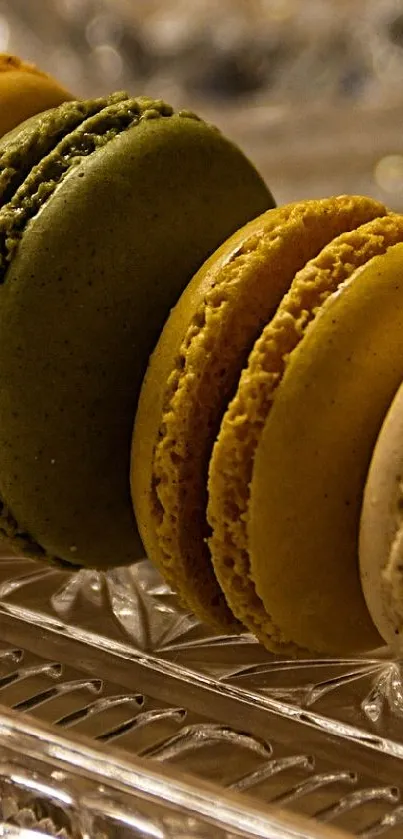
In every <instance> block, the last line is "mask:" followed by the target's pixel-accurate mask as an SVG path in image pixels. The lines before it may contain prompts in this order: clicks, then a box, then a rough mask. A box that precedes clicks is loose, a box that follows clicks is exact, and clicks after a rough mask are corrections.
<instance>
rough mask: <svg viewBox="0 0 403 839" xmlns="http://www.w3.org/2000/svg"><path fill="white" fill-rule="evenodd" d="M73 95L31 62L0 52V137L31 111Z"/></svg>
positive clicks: (38, 111) (32, 112)
mask: <svg viewBox="0 0 403 839" xmlns="http://www.w3.org/2000/svg"><path fill="white" fill-rule="evenodd" d="M73 98H74V97H73V96H72V94H71V93H69V92H68V91H67V90H65V89H64V87H63V86H62V85H60V84H59V83H58V82H57V81H56V80H55V79H53V78H52V77H51V76H49V75H48V74H47V73H44V72H43V71H42V70H39V69H38V68H37V67H35V65H34V64H30V63H28V62H26V61H22V60H21V59H20V58H17V57H16V56H15V55H8V54H4V53H3V54H0V137H2V136H3V134H6V133H7V132H8V131H11V130H12V129H13V128H15V127H16V126H17V125H19V124H20V123H21V122H23V121H24V120H26V119H28V118H29V117H31V116H34V114H39V113H41V111H46V110H47V109H48V108H53V107H55V106H56V105H60V104H61V103H62V102H67V101H68V100H70V99H73Z"/></svg>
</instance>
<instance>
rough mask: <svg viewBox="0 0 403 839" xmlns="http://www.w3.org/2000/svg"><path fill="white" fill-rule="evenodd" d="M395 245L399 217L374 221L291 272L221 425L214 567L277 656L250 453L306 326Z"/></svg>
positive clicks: (401, 231)
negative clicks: (258, 548) (258, 586)
mask: <svg viewBox="0 0 403 839" xmlns="http://www.w3.org/2000/svg"><path fill="white" fill-rule="evenodd" d="M362 209H363V208H362ZM357 212H358V207H357ZM402 240H403V216H402V215H399V214H396V213H390V214H388V215H384V216H380V217H378V218H375V219H372V220H371V221H368V222H367V223H366V224H361V225H360V226H359V227H357V228H356V229H354V230H349V231H346V232H344V233H342V234H341V235H339V236H336V238H334V239H332V240H331V241H330V242H329V243H328V244H327V245H325V247H324V248H323V249H322V250H321V252H320V253H319V254H318V255H317V256H316V257H314V258H313V259H311V260H309V262H307V264H306V265H305V266H304V267H303V268H302V269H301V270H300V271H299V272H297V274H296V275H295V277H294V279H293V281H292V284H291V287H290V289H289V291H288V293H287V294H286V295H285V296H284V297H283V299H282V301H281V303H280V305H279V307H278V309H277V311H276V313H275V315H274V317H273V318H272V320H271V321H270V322H269V323H268V324H267V325H266V326H265V327H264V329H263V330H262V333H261V335H260V336H259V338H258V340H257V341H256V343H255V345H254V347H253V349H252V351H251V353H250V356H249V359H248V364H247V366H246V367H245V369H244V371H243V372H242V375H241V377H240V380H239V384H238V388H237V391H236V394H235V396H234V398H233V399H232V401H231V402H230V405H229V407H228V410H227V411H226V413H225V415H224V417H223V420H222V423H221V427H220V432H219V435H218V438H217V441H216V444H215V446H214V449H213V455H212V458H211V462H210V478H209V492H210V497H209V505H208V517H209V521H210V524H211V526H212V535H211V538H210V540H209V544H210V548H211V555H212V560H213V564H214V570H215V572H216V575H217V578H218V580H219V582H220V585H221V587H222V589H223V591H224V592H225V595H226V598H227V600H228V603H229V604H230V606H231V608H232V610H233V612H234V614H236V615H237V616H238V618H239V619H240V620H241V621H243V622H244V623H245V624H246V626H247V627H248V628H249V629H250V631H251V632H253V633H254V634H255V635H256V636H257V637H258V638H259V640H260V641H262V643H263V644H264V645H265V646H266V647H268V648H269V649H270V650H271V651H273V652H281V653H283V652H284V651H285V645H286V644H287V638H286V637H284V635H283V634H282V632H281V630H280V628H279V627H278V626H276V625H275V624H274V622H273V620H272V619H271V616H270V614H268V613H267V611H266V610H265V608H264V606H263V603H262V602H261V600H260V599H259V597H258V596H257V594H256V590H255V586H254V582H253V579H252V578H251V573H250V562H249V557H248V534H247V511H248V504H249V487H250V484H251V480H252V475H253V461H254V454H255V451H256V448H257V446H258V443H259V439H260V435H261V433H262V430H263V428H264V425H265V423H266V422H267V418H268V415H269V413H270V411H271V409H272V405H273V402H275V399H276V394H277V391H278V388H279V385H280V383H281V380H282V377H283V376H284V373H285V370H286V368H287V365H288V364H289V360H290V357H291V356H292V354H293V352H294V351H295V349H296V347H297V346H298V344H299V343H300V341H301V340H302V338H303V336H304V334H305V332H306V330H307V328H308V325H309V323H311V322H312V321H313V320H314V318H315V317H316V316H317V314H318V312H319V311H320V309H321V306H322V305H323V304H324V302H325V300H326V299H327V298H328V297H329V296H330V295H331V294H333V293H334V292H335V291H336V290H337V289H338V287H339V286H340V285H341V284H342V283H343V282H345V281H346V280H348V279H349V278H350V277H351V275H352V274H353V272H354V270H355V269H356V268H358V267H360V266H362V265H365V264H366V263H367V262H368V261H369V260H370V259H371V258H372V257H374V256H377V255H379V254H382V253H385V251H386V250H387V249H388V248H389V247H390V246H391V245H394V244H396V242H399V241H400V242H401V241H402Z"/></svg>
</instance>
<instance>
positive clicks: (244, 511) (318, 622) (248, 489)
mask: <svg viewBox="0 0 403 839" xmlns="http://www.w3.org/2000/svg"><path fill="white" fill-rule="evenodd" d="M401 241H403V216H401V215H394V214H390V215H388V216H386V217H383V218H377V219H374V220H373V221H370V222H368V223H367V224H365V225H363V226H361V227H359V228H358V229H357V230H354V231H351V232H348V233H344V234H342V235H341V236H339V237H338V238H336V239H335V240H334V241H332V242H330V244H328V245H327V246H326V247H325V248H324V249H323V251H322V252H321V253H320V254H319V256H318V257H317V258H316V259H313V260H311V261H310V262H308V264H307V265H306V266H305V267H304V268H303V269H302V271H300V272H299V273H298V274H297V275H296V277H295V279H294V281H293V283H292V285H291V288H290V291H289V293H288V294H287V295H286V296H285V297H284V299H283V301H282V303H281V304H280V306H279V308H278V311H277V313H276V315H275V316H274V318H273V319H272V321H271V322H270V323H269V324H268V325H267V326H266V327H265V329H264V330H263V332H262V334H261V336H260V337H259V339H258V340H257V341H256V344H255V346H254V348H253V350H252V352H251V354H250V357H249V361H248V364H247V366H246V367H245V370H244V371H243V373H242V376H241V378H240V382H239V385H238V388H237V392H236V395H235V397H234V399H233V400H232V402H231V404H230V406H229V408H228V410H227V412H226V414H225V416H224V418H223V421H222V424H221V428H220V433H219V435H218V439H217V442H216V444H215V447H214V450H213V456H212V459H211V463H210V478H209V508H208V518H209V522H210V524H211V526H212V529H213V535H212V538H211V539H210V548H211V552H212V558H213V563H214V568H215V571H216V574H217V577H218V579H219V581H220V584H221V586H222V588H223V590H224V591H225V594H226V597H227V600H228V602H229V604H230V605H231V608H232V610H233V612H234V614H236V615H237V616H238V617H239V618H240V619H241V620H242V621H243V622H244V623H245V624H246V625H247V626H248V627H249V629H251V631H253V632H254V633H255V634H256V635H257V637H258V638H259V639H260V640H261V641H262V642H263V643H264V644H265V645H266V646H267V647H268V648H269V649H271V650H274V651H278V650H279V649H284V645H287V644H289V643H290V642H292V643H294V644H295V645H296V646H297V647H306V648H308V649H310V650H316V651H325V652H334V653H339V654H341V653H353V652H357V651H358V650H361V649H370V648H371V647H374V646H376V645H377V644H378V645H379V644H380V643H381V642H380V638H379V636H378V633H377V632H376V630H375V629H374V626H373V623H372V620H371V618H370V616H369V613H368V609H367V607H366V604H365V601H364V598H363V595H362V591H361V586H360V580H359V574H358V564H357V556H358V549H357V540H358V522H359V515H360V499H361V495H360V491H361V490H362V469H363V459H362V457H363V456H361V457H360V453H361V450H360V452H359V451H358V449H359V446H358V443H357V444H356V449H357V452H356V453H355V454H354V457H351V458H350V461H351V462H350V461H348V467H347V465H346V463H345V462H342V460H341V455H340V456H339V460H338V451H337V447H336V444H335V448H334V456H333V457H334V461H333V464H332V465H331V464H329V463H328V460H327V459H326V458H327V456H328V448H327V447H326V441H327V440H328V439H330V438H331V437H332V432H333V434H334V435H335V434H336V430H337V428H338V426H339V425H340V427H342V428H343V431H345V426H344V425H343V426H342V424H341V420H342V419H343V420H344V419H346V416H345V415H343V416H341V414H342V409H341V408H340V411H338V410H337V408H336V407H333V408H332V407H331V403H332V399H333V400H335V401H334V405H336V404H337V399H336V397H337V398H339V395H338V394H336V395H335V394H334V393H333V391H332V385H333V386H334V382H336V381H337V377H336V372H335V370H334V369H333V368H329V371H328V373H327V374H326V375H327V378H326V381H325V383H324V384H323V382H322V381H320V380H319V378H318V374H316V372H315V369H314V367H313V362H312V361H311V358H310V344H309V340H311V343H312V341H313V338H312V339H309V338H308V332H309V327H310V324H312V322H313V321H314V319H315V318H316V317H317V316H318V314H320V313H321V311H322V308H323V306H324V304H325V302H326V300H327V298H328V297H330V295H332V294H333V293H335V292H336V293H337V290H338V289H339V288H340V286H342V284H343V283H345V282H346V280H348V279H349V278H350V277H351V275H352V274H353V272H354V271H355V270H356V269H357V268H360V267H361V266H363V265H365V264H366V263H367V262H368V261H369V260H371V259H372V258H373V257H374V256H376V255H378V254H383V253H385V251H387V249H388V248H389V247H390V246H392V245H394V244H396V242H401ZM358 282H359V275H357V283H358ZM323 322H324V321H323V320H322V321H321V323H323ZM327 323H329V318H328V320H327ZM330 326H332V324H331V321H330ZM318 329H319V327H318ZM357 329H358V322H357ZM305 336H306V337H305ZM321 340H322V344H321V347H323V355H324V356H326V350H327V343H329V342H331V341H332V336H331V334H329V335H328V336H327V335H325V336H324V337H322V338H321ZM357 340H360V336H358V338H357ZM321 347H318V346H317V342H316V344H315V348H316V351H317V355H318V356H319V358H320V353H321ZM335 352H336V353H337V352H339V357H340V361H339V364H340V366H341V368H342V376H343V377H344V378H345V379H348V377H349V376H350V375H351V370H352V369H353V367H351V368H350V367H349V364H348V363H345V361H343V360H342V359H343V358H344V347H343V345H341V346H340V348H337V350H336V351H335ZM294 356H295V358H296V357H298V358H299V359H300V367H299V368H296V364H297V362H296V361H295V363H294ZM318 367H319V361H318ZM294 368H295V369H298V373H294V374H292V370H294ZM300 368H301V369H300ZM302 368H303V370H304V374H305V375H304V376H303V375H302V372H301V370H302ZM290 382H291V383H292V384H291V385H290ZM291 387H292V393H293V394H295V393H297V392H298V394H299V399H300V404H297V403H296V400H295V396H294V398H293V399H291V397H289V396H287V395H288V392H289V389H290V388H291ZM326 388H327V390H326ZM322 391H324V392H325V393H328V394H329V405H330V408H329V411H330V413H328V414H326V415H323V416H322V415H321V413H320V412H319V395H320V394H321V393H322ZM348 392H349V391H348V386H347V382H346V393H348ZM358 393H359V388H358V387H357V398H358ZM314 397H315V399H317V402H315V400H314ZM340 401H341V395H340ZM277 403H279V405H278V404H277ZM311 403H312V404H311ZM343 404H344V403H343ZM281 405H286V406H287V407H286V408H284V409H283V410H282V411H281V407H280V406H281ZM291 405H292V407H291ZM356 407H357V408H358V410H360V409H361V406H359V405H357V406H356ZM322 410H323V408H322ZM272 411H273V417H272V416H271V412H272ZM287 418H288V422H287ZM357 427H359V426H357ZM360 433H361V438H360V443H361V449H363V450H365V452H367V451H368V445H371V442H373V437H372V436H371V433H372V431H371V428H370V423H368V434H367V435H365V434H364V429H362V428H360ZM276 435H277V436H276ZM286 435H288V436H287V437H286ZM354 435H355V428H354V427H352V428H351V431H350V435H349V436H346V437H345V438H344V439H342V440H341V441H340V446H341V447H342V443H343V442H345V443H346V445H348V443H349V442H350V444H351V440H353V439H354ZM351 445H352V444H351ZM269 446H270V448H269ZM364 464H366V461H365V459H364ZM332 469H333V474H332V477H330V473H331V471H332ZM321 470H322V471H321ZM327 471H328V473H329V474H327ZM360 481H361V483H360ZM357 487H358V489H357ZM321 491H322V495H321ZM251 499H252V500H251ZM338 558H339V559H338ZM336 614H337V616H338V617H337V620H336V619H334V620H332V619H329V615H336Z"/></svg>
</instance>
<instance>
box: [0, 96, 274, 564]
mask: <svg viewBox="0 0 403 839" xmlns="http://www.w3.org/2000/svg"><path fill="white" fill-rule="evenodd" d="M0 154H1V157H0V179H1V177H3V179H4V180H3V181H2V182H1V181H0V183H2V195H3V199H2V200H3V206H2V208H1V210H0V252H1V260H2V261H1V268H0V271H1V280H2V285H1V287H0V393H1V396H0V495H1V498H2V503H3V515H2V520H1V525H2V528H3V531H4V534H5V535H6V536H8V537H9V538H10V539H11V540H12V541H14V542H15V543H18V541H19V540H20V541H21V544H22V547H23V549H24V550H25V551H26V552H32V553H33V554H36V555H43V556H44V557H46V556H47V557H52V558H58V559H61V560H64V561H66V562H70V563H72V564H75V565H86V566H87V565H88V566H96V567H101V568H105V567H109V566H111V565H118V564H123V563H127V562H130V561H133V560H134V559H136V558H137V557H138V556H140V555H141V553H142V546H141V543H140V539H139V537H138V533H137V529H136V524H135V519H134V516H133V512H132V507H131V501H130V490H129V462H130V441H131V432H132V425H133V420H134V416H135V412H136V406H137V399H138V394H139V389H140V384H141V380H142V377H143V375H144V371H145V368H146V365H147V360H148V356H149V354H150V352H151V351H152V349H153V346H154V344H155V342H156V340H157V338H158V335H159V332H160V330H161V328H162V326H163V323H164V320H165V318H166V316H167V314H168V312H169V309H170V308H171V306H172V305H174V303H175V302H176V300H177V298H178V296H179V295H180V293H181V291H182V290H183V288H184V287H185V285H186V284H187V282H188V281H189V279H190V277H191V276H192V274H193V273H194V272H195V271H196V270H197V268H198V267H199V266H200V265H201V264H202V262H203V261H204V259H205V258H206V257H207V256H208V255H209V254H210V253H211V252H212V251H213V250H214V249H215V247H217V245H218V244H219V243H220V242H222V241H223V240H224V239H225V238H226V237H227V236H228V235H229V234H230V233H232V232H233V231H234V230H235V229H237V228H238V227H239V226H240V225H242V224H243V223H244V222H245V221H246V220H247V219H248V218H251V217H253V216H254V215H256V214H258V213H260V212H262V211H263V210H264V209H266V208H267V207H268V206H272V204H273V199H272V197H271V195H270V193H269V192H268V190H267V188H266V187H265V185H264V183H263V182H262V180H261V178H260V177H259V175H258V174H257V172H256V171H255V169H254V168H253V166H252V165H251V164H250V163H249V162H248V161H247V159H246V158H245V157H244V156H243V155H242V153H241V152H240V151H239V150H238V149H237V148H236V147H235V146H234V145H233V144H231V143H230V142H229V141H227V140H226V139H225V138H224V137H223V136H222V135H221V134H220V133H219V132H218V131H217V130H216V129H213V128H212V127H210V126H208V125H207V124H206V123H204V122H203V121H201V120H198V119H197V118H196V117H195V116H194V115H192V114H188V113H185V112H184V113H179V114H174V113H173V112H172V109H170V108H169V107H168V106H165V105H164V104H163V103H161V102H153V101H151V100H144V99H139V100H134V99H130V98H129V97H126V96H125V97H119V96H114V97H109V98H108V99H107V100H96V101H94V102H92V103H86V104H85V103H71V104H70V103H68V104H66V105H63V106H61V108H58V109H56V110H55V111H53V112H51V113H49V114H45V115H42V116H41V117H38V118H37V119H33V120H30V121H29V122H28V123H27V125H26V126H25V127H24V126H23V127H22V129H21V132H20V136H19V135H18V133H16V132H13V133H12V135H10V138H9V141H8V142H7V143H3V144H2V146H0Z"/></svg>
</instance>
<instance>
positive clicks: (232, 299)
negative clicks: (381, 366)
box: [131, 196, 403, 640]
mask: <svg viewBox="0 0 403 839" xmlns="http://www.w3.org/2000/svg"><path fill="white" fill-rule="evenodd" d="M385 213H386V209H385V207H384V206H383V205H382V204H380V203H378V202H377V201H374V200H372V199H369V198H364V197H360V196H359V197H357V196H341V197H338V198H329V199H323V200H322V201H314V200H313V201H304V202H300V203H297V204H293V205H289V206H286V207H282V208H280V209H276V210H271V211H269V212H268V213H266V214H264V215H263V216H261V217H260V218H258V219H256V220H255V221H254V222H251V223H250V224H248V225H247V226H246V227H245V228H244V229H243V230H240V231H238V232H237V233H236V234H235V236H234V237H233V238H232V239H230V240H229V241H228V242H226V243H225V244H224V245H223V246H222V247H221V248H220V249H219V250H218V251H217V252H216V254H214V256H213V257H212V258H211V259H210V260H209V261H208V262H207V263H206V264H205V265H204V266H203V268H202V269H201V270H200V271H199V273H198V274H197V275H196V276H195V277H194V279H193V280H192V282H191V283H190V284H189V286H188V287H187V289H186V290H185V292H184V293H183V295H182V297H181V299H180V300H179V302H178V304H177V305H176V307H175V308H174V309H173V311H172V313H171V315H170V317H169V319H168V321H167V323H166V325H165V328H164V330H163V332H162V335H161V338H160V340H159V342H158V345H157V347H156V350H155V352H154V354H153V356H152V358H151V361H150V364H149V367H148V371H147V374H146V377H145V381H144V384H143V388H142V392H141V397H140V401H139V406H138V411H137V416H136V423H135V429H134V436H133V447H132V458H133V460H132V472H131V484H132V495H133V501H134V507H135V510H136V516H137V520H138V524H139V528H140V532H141V536H142V539H143V542H144V545H145V547H146V550H147V553H148V555H149V557H150V558H151V559H152V560H153V561H154V562H155V563H156V565H157V566H158V567H159V568H160V569H161V571H162V573H163V574H164V575H165V577H166V579H167V580H168V581H169V583H170V584H171V585H172V586H173V587H174V588H175V589H176V590H177V591H178V592H179V594H180V596H181V598H182V599H183V601H184V602H185V603H186V604H187V605H188V606H189V607H190V608H191V609H193V610H194V611H195V612H196V614H197V615H199V616H200V617H201V618H202V619H203V620H205V621H207V622H208V623H210V624H211V625H213V626H215V627H216V628H218V629H222V630H228V629H231V630H237V629H239V628H240V626H241V625H242V624H241V623H240V621H242V622H243V623H247V621H246V618H248V616H249V615H252V616H253V615H254V613H255V606H256V602H255V601H256V596H254V598H253V599H252V601H251V602H250V603H249V604H248V605H247V607H246V608H245V606H244V589H245V587H246V588H248V577H247V575H246V574H244V571H243V570H242V572H241V573H240V574H238V573H237V569H236V565H235V566H234V558H233V551H232V545H231V543H229V550H228V554H229V556H227V554H226V552H225V550H223V551H221V554H220V561H219V564H218V563H217V566H216V567H217V571H218V574H219V576H220V582H221V583H223V582H224V583H225V581H226V580H228V578H229V579H230V581H231V586H230V589H231V592H230V594H231V596H230V597H228V602H227V599H226V596H227V591H226V587H225V585H222V588H221V587H220V585H219V583H218V581H217V578H216V575H215V573H214V569H213V565H212V562H211V558H210V554H209V549H208V545H207V539H208V537H209V535H210V531H209V528H208V524H207V519H206V508H207V500H208V497H207V478H208V468H209V461H210V458H211V453H212V449H213V445H214V442H215V440H216V437H217V435H218V434H219V430H220V423H221V420H222V416H223V414H224V413H225V411H226V409H227V408H228V403H229V402H230V400H231V398H232V396H233V394H234V392H236V389H237V386H238V382H239V377H240V374H241V372H242V369H243V368H244V367H245V366H246V365H247V359H248V354H249V352H250V350H251V349H252V347H253V345H254V342H255V341H256V339H257V338H258V337H259V335H260V333H261V332H262V330H263V329H264V327H265V325H266V324H267V322H268V321H270V320H271V319H272V318H273V316H274V315H275V312H276V309H277V307H278V305H279V304H280V301H281V299H282V297H283V295H284V294H285V293H286V292H287V291H288V289H289V287H290V285H291V283H292V281H293V279H294V276H295V274H296V272H298V271H299V270H300V269H302V268H303V266H305V264H306V263H307V262H308V260H310V259H312V258H313V257H315V256H316V255H317V254H318V253H319V252H320V251H321V249H322V248H323V247H324V246H325V245H326V244H327V243H328V242H330V241H331V240H333V239H334V237H337V236H338V235H339V234H341V233H342V232H343V231H351V230H354V229H355V228H358V227H359V226H360V225H362V224H363V223H365V222H367V221H369V220H370V219H374V218H376V217H378V216H383V215H385ZM374 224H375V222H374ZM395 227H396V224H395V225H393V223H391V224H389V222H388V223H387V224H386V225H385V230H386V231H387V230H389V228H391V233H390V236H391V237H392V236H393V235H394V231H395ZM346 235H348V234H346ZM400 235H403V227H401V229H400ZM351 236H353V234H351ZM387 236H388V234H387V233H384V234H379V239H380V240H382V241H384V239H387ZM346 249H347V250H348V246H347V245H346ZM348 253H349V258H350V260H354V255H353V253H354V245H353V243H352V244H351V245H350V249H349V250H348ZM358 258H359V257H358V255H357V257H356V259H357V260H358ZM340 261H341V263H342V265H341V267H340V272H339V280H341V278H342V276H344V274H345V271H346V266H345V264H344V263H345V262H346V261H347V257H346V258H345V259H344V261H343V259H342V258H340ZM330 262H331V260H330ZM322 268H323V269H324V265H323V264H322ZM343 272H344V274H343ZM322 286H323V292H324V295H325V294H326V282H324V281H323V278H322ZM313 288H314V294H313V299H314V302H315V304H319V303H320V301H321V298H320V292H319V291H318V289H317V288H316V286H315V283H313ZM308 297H309V295H308V293H307V294H306V298H307V300H308ZM300 314H301V313H300ZM299 326H300V327H302V323H300V324H299ZM277 354H280V356H281V352H280V353H277ZM264 380H265V376H264V374H263V373H262V374H261V375H260V376H258V377H255V379H254V381H253V382H251V388H250V392H249V396H248V398H247V399H246V400H245V402H244V403H243V406H242V417H241V418H240V419H239V420H237V422H238V424H239V426H240V431H239V438H240V439H239V440H237V441H236V445H235V446H234V447H232V448H231V449H227V447H226V444H225V443H224V448H225V451H226V455H227V461H229V462H230V463H231V474H230V475H229V479H230V480H231V478H232V476H233V474H234V473H236V472H237V469H238V468H240V469H242V466H243V464H242V457H243V456H244V454H245V452H244V451H242V442H244V443H245V451H249V448H248V446H249V444H248V425H249V423H251V424H253V422H254V416H255V415H254V408H255V400H256V398H257V394H258V393H259V390H260V389H261V387H264ZM249 402H250V404H249ZM242 423H243V424H244V428H243V429H242ZM218 439H219V441H220V435H219V438H218ZM219 445H221V444H220V443H219ZM216 451H217V450H216ZM219 452H220V449H218V454H217V456H216V459H215V464H216V466H217V462H219V461H217V457H218V458H219V457H220V455H219ZM223 482H224V483H225V476H224V475H221V474H218V476H217V477H216V478H215V477H211V478H210V498H211V502H210V518H211V523H212V524H213V525H214V526H215V527H216V528H217V530H218V524H217V522H218V520H219V523H220V528H221V530H220V531H219V533H218V536H217V532H216V533H215V543H214V542H213V543H212V547H213V549H215V547H214V546H215V544H217V539H218V540H219V539H220V538H221V535H222V531H223V529H225V535H224V537H223V538H224V540H225V539H226V538H227V536H226V533H227V531H228V530H229V531H230V530H231V527H232V526H233V525H234V522H235V521H236V520H237V519H238V516H239V509H240V508H241V509H240V512H241V513H242V512H243V511H242V505H241V503H240V499H238V497H237V496H235V497H234V496H231V498H230V502H229V503H227V497H228V496H222V498H220V499H217V497H216V493H215V492H214V490H215V489H217V490H218V488H220V490H221V489H222V484H223ZM212 484H214V486H212ZM247 491H248V486H247V483H246V484H245V485H244V484H243V483H242V484H241V489H240V492H241V495H242V498H243V497H245V496H247ZM224 498H225V501H224V503H221V502H222V500H223V499H224ZM241 500H242V499H241ZM236 561H238V560H236ZM241 561H242V563H243V565H242V568H244V565H245V562H246V561H247V556H246V555H244V554H242V556H241ZM220 568H221V569H222V571H223V573H222V574H220ZM235 589H238V591H237V595H235V593H234V592H235ZM251 591H252V588H251V587H250V586H249V588H248V595H249V594H250V593H251ZM223 592H224V593H223ZM224 595H225V596H224ZM232 595H234V596H232ZM237 604H238V605H237ZM234 605H235V608H234ZM259 621H260V613H258V615H257V618H256V623H253V621H252V618H251V620H250V621H249V626H250V625H251V624H252V628H253V630H254V631H256V630H258V629H259V625H260V624H259ZM269 622H270V621H269V618H265V625H268V624H269ZM258 634H259V637H263V638H264V639H265V640H266V639H267V637H268V635H269V633H268V632H267V633H265V632H264V631H263V630H262V631H261V632H259V633H258Z"/></svg>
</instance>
